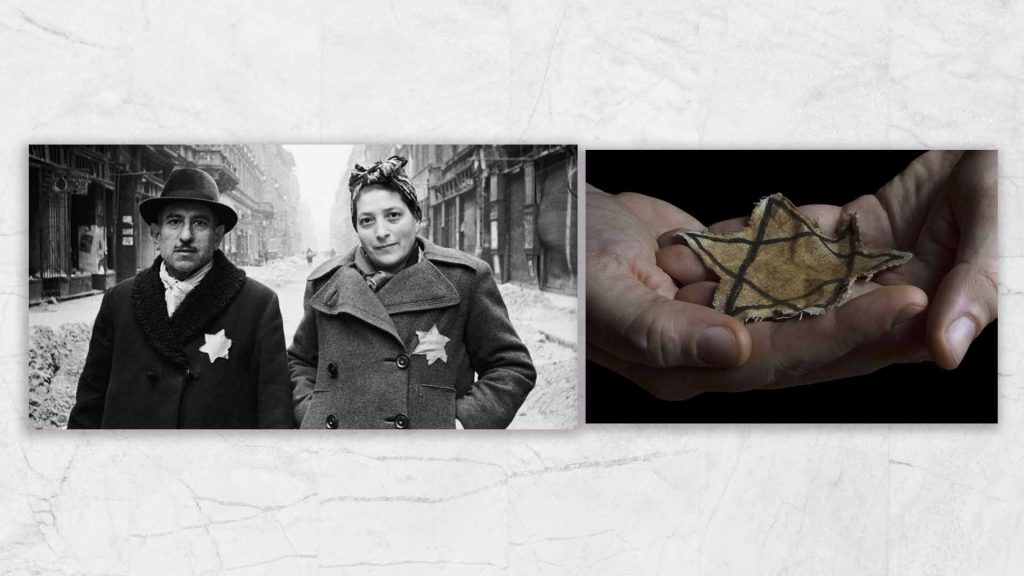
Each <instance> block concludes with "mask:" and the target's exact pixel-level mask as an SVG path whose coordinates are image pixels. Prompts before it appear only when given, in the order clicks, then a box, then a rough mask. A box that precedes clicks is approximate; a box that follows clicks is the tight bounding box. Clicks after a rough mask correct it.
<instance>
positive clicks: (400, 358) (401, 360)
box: [395, 354, 409, 368]
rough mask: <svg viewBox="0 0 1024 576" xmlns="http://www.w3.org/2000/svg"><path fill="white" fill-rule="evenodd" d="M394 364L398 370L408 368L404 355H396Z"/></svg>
mask: <svg viewBox="0 0 1024 576" xmlns="http://www.w3.org/2000/svg"><path fill="white" fill-rule="evenodd" d="M395 364H398V367H399V368H408V367H409V357H408V356H406V355H405V354H399V355H398V360H396V361H395Z"/></svg>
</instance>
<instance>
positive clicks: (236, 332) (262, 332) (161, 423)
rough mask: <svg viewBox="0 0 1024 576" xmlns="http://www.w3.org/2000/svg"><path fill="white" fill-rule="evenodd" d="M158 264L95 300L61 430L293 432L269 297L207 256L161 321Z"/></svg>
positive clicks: (273, 301) (281, 345)
mask: <svg viewBox="0 0 1024 576" xmlns="http://www.w3.org/2000/svg"><path fill="white" fill-rule="evenodd" d="M160 263H161V260H160V258H157V259H156V262H155V263H154V264H153V266H152V267H150V268H149V269H147V270H145V271H143V272H141V273H139V274H138V275H137V276H135V277H134V278H132V279H129V280H125V281H124V282H121V283H120V284H118V285H117V286H115V287H114V288H113V289H112V290H110V291H109V292H107V294H106V295H104V297H103V302H102V303H101V304H100V311H99V314H98V315H97V317H96V323H95V324H94V326H93V332H92V339H91V340H90V342H89V353H88V356H87V357H86V361H85V367H84V368H83V370H82V374H81V377H80V378H79V380H78V392H77V395H76V402H75V406H74V408H72V410H71V416H70V418H69V420H68V428H294V427H295V421H294V419H293V415H292V405H291V382H290V380H289V377H288V364H287V356H286V349H285V340H284V330H283V327H282V324H281V310H280V307H279V306H278V301H277V295H276V294H275V293H274V292H273V291H272V290H271V289H269V288H267V287H266V286H264V285H262V284H260V283H259V282H257V281H255V280H253V279H251V278H246V276H245V272H243V271H242V270H240V269H239V268H237V267H236V266H234V265H233V264H231V262H229V261H228V259H227V258H226V257H225V256H224V255H223V254H222V253H221V252H220V251H217V252H216V253H215V254H214V264H213V268H212V269H211V270H210V272H209V273H207V275H206V277H205V278H203V280H202V281H201V282H200V283H199V285H198V286H196V288H195V289H194V290H193V291H192V292H191V293H190V294H189V295H188V296H187V297H186V298H185V299H184V300H183V301H182V303H181V304H180V305H179V306H178V308H177V310H176V311H175V313H174V315H173V316H172V317H170V318H168V316H167V304H166V302H165V300H164V287H163V283H162V282H161V281H160ZM228 340H230V345H228V342H227V341H228Z"/></svg>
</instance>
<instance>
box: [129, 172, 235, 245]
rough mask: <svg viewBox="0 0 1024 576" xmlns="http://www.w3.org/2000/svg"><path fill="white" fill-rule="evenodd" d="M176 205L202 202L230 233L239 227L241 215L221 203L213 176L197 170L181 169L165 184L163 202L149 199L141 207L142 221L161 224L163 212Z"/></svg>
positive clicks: (158, 199)
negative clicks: (171, 205)
mask: <svg viewBox="0 0 1024 576" xmlns="http://www.w3.org/2000/svg"><path fill="white" fill-rule="evenodd" d="M175 202H198V203H199V204H206V205H207V206H209V207H210V208H212V209H213V211H214V213H215V214H217V220H218V222H219V223H221V224H223V225H224V231H225V232H229V231H231V229H232V228H234V227H235V224H237V223H238V213H237V212H235V210H234V209H233V208H231V206H228V205H227V204H223V203H221V201H220V190H219V189H218V188H217V182H216V181H215V180H214V179H213V177H212V176H210V175H209V174H207V173H206V172H203V171H202V170H197V169H195V168H178V169H177V170H175V171H174V172H171V177H170V178H168V179H167V183H166V184H164V189H163V191H162V192H160V197H159V198H148V199H146V200H143V201H142V202H141V203H140V204H139V213H140V214H142V219H143V220H145V221H146V222H148V223H149V224H159V220H160V211H161V210H163V209H164V208H165V207H166V206H168V205H169V204H174V203H175Z"/></svg>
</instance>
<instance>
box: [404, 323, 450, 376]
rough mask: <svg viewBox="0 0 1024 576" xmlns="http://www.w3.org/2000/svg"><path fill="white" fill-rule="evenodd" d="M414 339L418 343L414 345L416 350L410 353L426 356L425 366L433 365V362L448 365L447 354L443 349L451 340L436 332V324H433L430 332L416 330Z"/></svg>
mask: <svg viewBox="0 0 1024 576" xmlns="http://www.w3.org/2000/svg"><path fill="white" fill-rule="evenodd" d="M416 338H418V339H419V343H418V344H416V349H415V350H413V351H412V353H413V354H421V355H423V356H426V357H427V366H430V365H431V364H433V363H434V361H435V360H440V361H442V362H444V363H445V364H447V363H448V353H447V352H445V351H444V347H445V345H446V344H448V342H449V341H450V340H451V338H449V337H447V336H445V335H444V334H441V333H440V332H438V331H437V324H434V325H433V326H432V327H431V328H430V330H425V331H420V330H417V331H416Z"/></svg>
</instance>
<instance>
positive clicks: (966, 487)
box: [889, 458, 1006, 504]
mask: <svg viewBox="0 0 1024 576" xmlns="http://www.w3.org/2000/svg"><path fill="white" fill-rule="evenodd" d="M889 465H890V466H903V467H906V468H911V469H914V470H920V471H921V472H922V473H924V474H927V475H929V476H932V477H934V478H938V479H939V480H942V481H944V482H946V483H947V484H949V485H950V486H955V487H957V488H962V489H964V490H967V491H968V492H973V493H975V494H977V495H978V496H981V497H982V498H986V499H988V500H994V501H996V502H1002V503H1004V504H1005V503H1006V501H1005V500H1003V499H1002V498H999V497H998V496H993V495H991V494H987V493H985V492H982V491H981V490H979V489H978V488H975V487H974V486H970V485H968V484H964V483H963V482H958V481H956V480H953V479H952V478H949V477H947V476H944V475H942V474H939V473H938V472H935V471H934V470H929V469H927V468H922V467H921V466H918V465H917V464H912V463H910V462H905V461H903V460H896V459H894V458H889Z"/></svg>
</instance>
